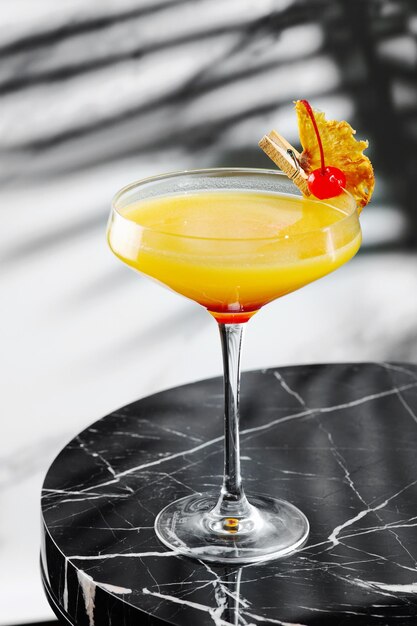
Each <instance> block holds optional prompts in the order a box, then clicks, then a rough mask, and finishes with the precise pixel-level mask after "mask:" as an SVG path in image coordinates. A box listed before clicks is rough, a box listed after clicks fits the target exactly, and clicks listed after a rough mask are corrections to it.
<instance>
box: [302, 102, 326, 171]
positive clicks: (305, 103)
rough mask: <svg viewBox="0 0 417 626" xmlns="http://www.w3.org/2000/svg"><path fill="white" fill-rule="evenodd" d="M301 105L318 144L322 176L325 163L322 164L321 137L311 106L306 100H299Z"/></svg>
mask: <svg viewBox="0 0 417 626" xmlns="http://www.w3.org/2000/svg"><path fill="white" fill-rule="evenodd" d="M301 103H302V104H303V105H304V106H305V108H306V111H307V113H308V115H309V117H310V119H311V122H312V124H313V128H314V132H315V133H316V137H317V143H318V144H319V150H320V159H321V173H322V174H324V171H325V167H326V166H325V163H324V151H323V144H322V143H321V137H320V133H319V129H318V127H317V122H316V118H315V117H314V113H313V109H312V108H311V105H310V103H309V101H308V100H301Z"/></svg>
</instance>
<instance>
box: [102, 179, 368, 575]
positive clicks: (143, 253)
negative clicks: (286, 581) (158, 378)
mask: <svg viewBox="0 0 417 626" xmlns="http://www.w3.org/2000/svg"><path fill="white" fill-rule="evenodd" d="M230 193H234V194H238V197H239V198H242V197H243V196H242V195H241V194H245V198H246V199H247V200H248V201H247V202H246V201H245V202H242V206H239V209H238V210H237V211H236V213H235V221H234V224H235V226H234V228H233V229H232V232H230V227H229V228H228V229H227V232H223V230H222V228H223V226H224V225H223V224H222V222H223V219H222V214H221V212H220V214H219V220H218V228H215V229H214V231H213V229H212V230H211V231H210V232H208V231H207V224H206V223H205V220H204V219H202V212H201V210H198V211H197V210H196V211H195V217H194V214H193V211H192V210H191V211H189V213H188V215H187V220H184V227H183V228H182V227H181V228H178V225H177V226H176V228H174V229H173V228H172V227H169V225H168V226H167V224H166V221H165V222H164V221H163V220H161V221H160V222H159V223H158V222H157V226H155V225H153V226H151V227H149V225H146V223H147V221H146V219H144V220H143V223H142V224H141V217H140V216H141V203H142V205H143V207H146V206H147V205H148V206H149V202H150V201H152V202H153V201H156V202H158V201H159V200H161V201H163V202H164V201H165V202H166V201H167V200H168V201H169V200H170V198H171V199H172V198H174V196H176V197H184V196H190V197H191V201H192V198H197V197H201V194H205V198H206V199H207V194H213V195H212V202H213V203H216V202H219V199H221V198H222V197H223V198H225V197H226V196H225V195H219V194H229V197H230ZM259 194H267V195H268V197H269V198H270V197H271V196H276V203H277V207H279V206H280V203H283V202H284V201H285V202H286V203H287V204H288V202H289V205H288V206H294V209H293V210H294V211H299V210H300V206H302V202H303V201H302V196H301V193H300V192H299V190H298V189H297V187H295V185H294V184H293V183H292V182H291V181H290V180H289V179H288V178H287V177H286V176H285V175H283V174H281V173H279V172H276V171H271V170H261V169H229V168H223V169H207V170H195V171H184V172H174V173H170V174H165V175H161V176H156V177H153V178H147V179H144V180H141V181H138V182H135V183H133V184H131V185H128V186H127V187H125V188H124V189H122V190H121V191H119V193H117V194H116V196H115V198H114V199H113V204H112V211H111V216H110V220H109V225H108V242H109V245H110V248H111V249H112V251H113V252H114V254H116V255H117V256H118V257H119V258H120V259H121V260H122V261H124V262H125V263H126V264H128V265H130V266H131V267H133V268H134V269H136V270H138V271H140V272H142V273H144V274H146V275H148V276H150V277H152V278H154V279H156V280H158V281H159V282H160V283H162V284H163V285H165V286H167V287H169V288H171V289H173V290H174V291H176V292H178V293H180V294H182V295H185V296H187V297H188V298H191V299H192V300H194V301H196V302H198V303H199V304H201V305H203V306H204V307H206V308H207V310H208V311H209V313H211V315H212V316H213V317H214V318H215V320H216V321H217V322H218V326H219V330H220V338H221V345H222V351H223V365H224V478H223V484H222V486H221V489H220V493H202V494H193V495H190V496H187V497H185V498H181V499H180V500H177V501H175V502H172V503H171V504H169V505H168V506H166V507H165V508H164V509H163V510H162V511H161V512H160V513H159V515H158V516H157V518H156V521H155V530H156V534H157V536H158V537H159V539H160V540H161V541H162V542H163V543H164V544H165V545H166V546H168V547H169V548H171V549H172V550H175V551H176V552H177V553H180V554H184V555H187V556H189V557H194V558H197V559H200V560H204V561H213V562H219V563H229V564H238V563H251V562H258V561H264V560H268V559H273V558H278V557H283V556H285V555H288V554H290V553H291V552H294V551H295V550H297V548H299V547H301V546H302V545H303V544H304V542H305V541H306V539H307V536H308V532H309V523H308V520H307V518H306V517H305V515H304V514H303V513H302V512H301V511H300V510H299V509H298V508H296V507H295V506H294V505H293V504H290V503H289V502H286V501H284V500H281V499H277V498H275V497H272V496H271V495H268V494H258V493H250V494H248V495H247V496H246V495H245V492H244V490H243V486H242V478H241V472H240V457H239V386H240V365H239V363H240V350H241V342H242V335H243V331H244V327H245V324H246V322H247V321H248V320H249V319H250V317H251V316H252V315H253V314H254V313H256V311H258V310H259V309H260V308H261V307H262V306H263V305H265V304H266V303H268V302H270V301H271V300H274V299H275V298H277V297H280V296H282V295H284V294H286V293H289V292H291V291H294V290H295V289H298V288H300V287H302V286H303V285H305V284H307V283H309V282H312V281H313V280H316V279H317V278H320V277H321V276H324V275H325V274H328V273H329V272H331V271H333V270H334V269H336V268H337V267H339V266H340V265H342V264H343V263H345V262H346V261H348V260H349V259H350V258H351V257H352V256H353V255H354V254H355V253H356V251H357V250H358V248H359V246H360V242H361V232H360V225H359V219H358V212H357V210H356V205H355V201H354V199H353V198H352V196H350V195H349V194H348V193H347V192H343V193H342V194H341V195H340V196H338V197H337V198H334V199H331V200H327V201H325V202H324V203H323V201H313V202H316V204H317V211H320V210H324V207H323V204H325V205H327V206H328V207H331V208H332V210H335V209H336V210H337V211H338V212H339V214H338V215H340V219H338V220H337V221H335V222H334V223H331V224H330V225H328V226H325V227H321V228H320V227H312V228H311V229H310V230H307V232H306V231H305V230H302V231H301V232H297V230H295V232H294V233H293V234H288V233H287V234H280V231H279V229H278V230H277V231H276V232H275V233H272V234H268V235H265V233H264V232H263V231H262V228H259V227H260V226H262V224H259V223H258V222H257V221H256V220H254V221H253V215H252V216H251V217H250V219H251V220H252V221H253V229H251V228H252V227H251V226H250V225H251V224H252V222H251V221H250V220H249V222H247V224H249V232H248V227H247V224H246V228H245V229H244V234H243V235H242V229H241V228H240V225H241V224H242V223H244V222H245V211H249V212H250V210H251V209H250V204H251V198H252V199H253V201H254V202H255V199H256V198H259ZM189 200H190V198H188V199H187V201H189ZM294 200H297V202H295V203H294V202H293V204H292V205H291V201H294ZM130 207H135V219H134V220H133V219H132V218H131V217H130V218H129V208H130ZM297 207H298V208H297ZM191 208H192V207H191ZM289 210H291V209H289ZM248 219H249V218H248ZM168 221H169V220H168ZM284 232H285V231H284ZM289 232H291V231H289ZM259 233H261V236H260V234H259ZM197 411H198V407H196V412H197Z"/></svg>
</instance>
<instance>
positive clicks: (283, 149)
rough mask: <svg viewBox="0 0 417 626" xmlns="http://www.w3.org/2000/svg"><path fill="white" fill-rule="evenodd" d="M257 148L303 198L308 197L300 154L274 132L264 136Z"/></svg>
mask: <svg viewBox="0 0 417 626" xmlns="http://www.w3.org/2000/svg"><path fill="white" fill-rule="evenodd" d="M259 147H260V148H262V150H263V151H264V152H265V154H267V155H268V156H269V158H270V159H271V160H272V161H273V162H274V163H275V165H278V167H279V168H280V169H281V170H282V171H283V172H284V174H286V175H287V176H288V178H290V179H291V180H292V181H293V183H294V184H295V185H297V187H298V188H299V189H300V191H301V192H302V193H303V194H304V195H305V196H310V195H311V193H310V190H309V188H308V184H307V178H308V177H307V174H306V173H305V171H304V170H303V169H302V167H301V165H300V156H301V155H300V153H299V152H298V150H296V149H295V148H294V147H293V146H292V145H291V144H290V143H289V142H288V141H287V140H286V139H285V137H282V135H280V134H279V133H277V132H276V131H275V130H271V132H270V133H269V134H268V135H264V136H263V137H262V139H261V140H260V142H259Z"/></svg>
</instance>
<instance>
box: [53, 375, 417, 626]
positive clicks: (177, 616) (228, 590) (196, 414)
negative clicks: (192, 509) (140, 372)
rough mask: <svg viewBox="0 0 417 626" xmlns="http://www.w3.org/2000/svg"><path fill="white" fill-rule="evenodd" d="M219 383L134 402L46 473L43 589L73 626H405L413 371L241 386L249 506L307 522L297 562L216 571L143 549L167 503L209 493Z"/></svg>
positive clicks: (412, 495)
mask: <svg viewBox="0 0 417 626" xmlns="http://www.w3.org/2000/svg"><path fill="white" fill-rule="evenodd" d="M221 413H222V384H221V381H220V380H219V379H217V378H216V379H210V380H205V381H201V382H198V383H193V384H190V385H186V386H183V387H177V388H174V389H170V390H168V391H164V392H162V393H159V394H156V395H153V396H150V397H147V398H143V399H142V400H139V401H138V402H135V403H133V404H130V405H129V406H126V407H124V408H122V409H120V410H118V411H116V412H114V413H112V414H111V415H108V416H107V417H105V418H103V419H101V420H99V421H98V422H96V423H94V424H93V425H92V426H91V427H90V428H87V429H86V430H85V431H83V432H82V433H81V434H79V435H78V436H77V437H75V438H74V439H73V440H72V441H71V442H70V443H69V444H68V445H67V446H66V447H65V448H64V449H63V450H62V452H61V453H60V454H59V455H58V457H57V458H56V460H55V461H54V462H53V464H52V465H51V467H50V469H49V471H48V473H47V476H46V479H45V482H44V488H43V493H42V549H41V555H42V558H41V563H42V577H43V582H44V586H45V590H46V592H47V595H48V597H49V600H50V603H51V605H52V607H53V608H54V610H55V612H56V614H57V615H58V616H59V617H60V619H61V621H62V622H63V623H67V622H68V624H72V625H76V626H94V625H95V626H110V625H112V626H122V625H123V626H137V625H138V624H165V625H166V624H171V625H175V626H188V625H190V626H191V625H192V626H195V625H198V626H205V625H209V624H210V625H213V624H214V625H215V626H227V625H231V626H238V625H242V626H248V625H254V624H256V625H264V624H279V625H281V626H302V625H304V626H313V625H318V624H319V625H320V626H330V625H331V626H335V625H339V624H341V625H342V624H343V625H349V624H355V625H357V626H359V625H361V626H377V625H378V626H382V625H391V624H395V625H398V626H401V625H410V626H411V625H412V624H413V625H415V624H416V623H417V532H416V529H417V455H416V451H417V366H413V365H409V364H407V365H401V364H387V363H375V364H347V365H334V364H333V365H311V366H300V367H286V368H280V369H268V370H264V371H255V372H248V373H245V374H243V381H242V409H241V416H242V417H241V431H242V437H241V438H242V461H243V474H244V481H245V485H246V490H247V492H248V493H250V492H251V491H253V492H258V493H259V492H260V493H262V492H263V493H268V494H272V495H275V496H279V497H282V498H286V499H288V500H290V501H291V502H293V503H294V504H295V505H296V506H298V507H300V508H301V509H302V510H303V511H304V513H305V514H306V515H307V516H308V518H309V520H310V524H311V534H310V537H309V540H308V542H307V544H306V545H305V546H304V547H303V548H302V549H301V550H300V551H298V552H297V553H296V554H294V555H292V556H290V557H288V558H286V559H283V560H278V561H270V562H267V563H264V564H259V565H247V566H243V567H235V568H226V567H223V566H215V565H212V564H210V565H208V564H204V563H202V562H199V561H194V560H191V559H188V558H185V557H180V556H178V555H177V554H175V553H174V552H171V551H169V550H168V549H167V548H165V547H164V546H163V545H162V544H161V543H160V542H159V541H158V539H157V538H156V536H155V533H154V530H153V522H154V519H155V516H156V514H157V513H158V512H159V511H160V509H161V508H162V507H163V506H165V505H166V504H167V503H169V502H171V501H172V500H173V499H175V498H180V497H182V496H185V495H187V494H189V493H192V492H194V491H203V490H217V489H218V488H219V485H220V481H221V472H222V436H221V435H222V415H221Z"/></svg>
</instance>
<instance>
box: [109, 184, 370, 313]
mask: <svg viewBox="0 0 417 626" xmlns="http://www.w3.org/2000/svg"><path fill="white" fill-rule="evenodd" d="M348 205H349V199H346V197H343V198H342V199H341V200H340V201H337V199H335V200H331V201H317V200H311V199H306V198H302V197H300V196H298V197H297V196H291V195H289V194H280V193H260V192H256V191H233V190H226V191H201V192H187V193H183V194H181V193H176V194H172V195H165V196H159V197H158V198H147V199H144V200H142V201H135V202H133V203H132V204H127V205H126V206H124V207H123V208H119V210H118V215H117V217H116V218H115V220H114V222H113V224H112V228H111V229H110V230H109V244H110V247H111V249H112V250H113V252H114V253H115V254H116V255H117V256H118V257H120V258H121V259H122V260H123V261H124V262H125V263H127V264H128V265H130V266H131V267H133V268H135V269H136V270H138V271H140V272H142V273H144V274H147V275H148V276H151V277H153V278H154V279H157V280H158V281H160V282H161V283H163V284H164V285H166V286H168V287H170V288H171V289H173V290H174V291H176V292H178V293H180V294H182V295H184V296H186V297H188V298H191V299H192V300H195V301H196V302H198V303H199V304H201V305H203V306H204V307H206V308H207V309H208V310H209V311H210V312H211V313H212V314H213V315H214V316H215V317H216V319H217V320H218V321H220V322H224V323H236V322H245V321H247V320H248V319H249V318H250V317H251V316H252V315H253V314H254V313H255V312H256V311H258V310H259V309H260V308H261V307H262V306H263V305H264V304H266V303H268V302H270V301H271V300H274V299H275V298H278V297H280V296H282V295H284V294H287V293H290V292H291V291H294V290H295V289H298V288H300V287H302V286H303V285H306V284H308V283H310V282H312V281H314V280H316V279H317V278H320V277H321V276H324V275H326V274H328V273H329V272H332V271H333V270H335V269H336V268H338V267H339V266H341V265H342V264H343V263H345V262H346V261H348V260H349V259H350V258H351V257H352V256H354V254H355V253H356V252H357V250H358V248H359V246H360V243H361V234H360V229H359V228H358V222H357V219H356V216H354V217H352V215H350V214H351V213H352V211H351V207H350V208H349V207H348ZM350 217H351V218H352V219H349V218H350Z"/></svg>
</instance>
